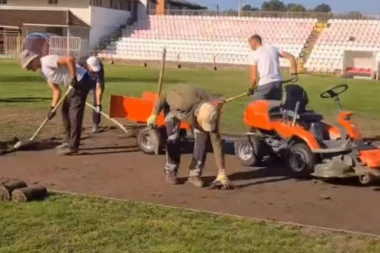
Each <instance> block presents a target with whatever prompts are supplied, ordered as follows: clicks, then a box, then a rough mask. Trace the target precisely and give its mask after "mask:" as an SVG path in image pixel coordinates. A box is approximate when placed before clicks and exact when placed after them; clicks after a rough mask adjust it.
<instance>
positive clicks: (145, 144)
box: [137, 128, 163, 155]
mask: <svg viewBox="0 0 380 253" xmlns="http://www.w3.org/2000/svg"><path fill="white" fill-rule="evenodd" d="M150 131H151V130H150V129H149V128H144V129H142V130H140V132H139V134H138V135H137V145H138V146H139V148H140V149H141V151H142V152H144V153H145V154H148V155H154V150H153V146H152V144H151V143H150V141H149V135H150ZM155 134H156V135H157V138H158V140H159V153H162V146H163V143H162V138H161V134H160V131H159V130H158V131H157V130H156V131H155Z"/></svg>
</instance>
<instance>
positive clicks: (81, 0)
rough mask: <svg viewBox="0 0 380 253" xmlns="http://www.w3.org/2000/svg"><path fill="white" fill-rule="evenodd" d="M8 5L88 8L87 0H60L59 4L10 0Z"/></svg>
mask: <svg viewBox="0 0 380 253" xmlns="http://www.w3.org/2000/svg"><path fill="white" fill-rule="evenodd" d="M7 6H20V7H52V8H55V7H60V8H62V7H64V8H88V6H89V1H87V0H58V4H51V5H49V4H48V0H33V1H31V0H8V4H7Z"/></svg>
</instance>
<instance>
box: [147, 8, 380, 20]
mask: <svg viewBox="0 0 380 253" xmlns="http://www.w3.org/2000/svg"><path fill="white" fill-rule="evenodd" d="M148 14H149V15H156V14H157V12H156V9H149V10H148ZM164 14H165V15H173V16H212V17H218V16H222V17H223V16H225V17H239V16H240V17H252V18H254V17H257V18H301V19H318V20H321V21H326V20H329V19H354V20H366V19H375V20H379V19H380V14H367V13H360V12H356V11H353V12H348V13H332V12H329V13H326V12H313V11H307V12H291V11H240V12H239V11H237V10H226V11H214V10H178V9H166V10H165V13H164Z"/></svg>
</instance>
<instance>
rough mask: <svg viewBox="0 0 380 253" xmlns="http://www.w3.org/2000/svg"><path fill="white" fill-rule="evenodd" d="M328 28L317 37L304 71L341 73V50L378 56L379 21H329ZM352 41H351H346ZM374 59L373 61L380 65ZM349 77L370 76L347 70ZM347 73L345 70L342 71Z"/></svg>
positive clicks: (378, 59)
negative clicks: (339, 71) (322, 67)
mask: <svg viewBox="0 0 380 253" xmlns="http://www.w3.org/2000/svg"><path fill="white" fill-rule="evenodd" d="M328 24H329V26H328V27H326V28H325V29H324V30H322V32H321V33H320V35H319V37H318V39H317V41H316V43H315V45H314V47H313V50H312V52H311V54H310V56H309V57H308V60H307V62H306V64H305V68H306V69H307V70H309V71H320V70H321V66H324V67H325V69H326V72H334V71H336V70H343V52H344V50H362V51H374V52H380V21H378V20H347V19H346V20H344V19H331V20H329V21H328ZM350 38H354V40H350ZM379 57H380V56H379V55H378V56H377V61H380V58H379ZM348 70H349V72H351V73H370V71H368V69H364V70H360V69H359V70H358V69H348ZM346 71H347V69H346Z"/></svg>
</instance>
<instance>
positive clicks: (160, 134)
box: [110, 92, 190, 154]
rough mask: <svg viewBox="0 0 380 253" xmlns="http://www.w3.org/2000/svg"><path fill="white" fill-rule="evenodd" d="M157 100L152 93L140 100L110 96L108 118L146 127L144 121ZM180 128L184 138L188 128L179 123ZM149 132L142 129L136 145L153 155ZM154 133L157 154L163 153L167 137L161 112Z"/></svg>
mask: <svg viewBox="0 0 380 253" xmlns="http://www.w3.org/2000/svg"><path fill="white" fill-rule="evenodd" d="M157 98H158V96H157V93H154V92H143V94H142V97H141V98H135V97H125V96H115V95H111V103H110V117H111V118H125V119H126V120H128V121H130V122H134V123H136V124H141V126H146V119H147V118H148V117H149V116H150V114H151V113H152V109H153V106H154V104H155V103H156V100H157ZM180 128H181V131H180V133H181V137H182V138H185V137H186V136H187V132H188V130H189V129H190V127H189V125H187V124H186V123H184V122H181V125H180ZM151 131H152V130H151V129H150V128H148V127H142V128H141V130H140V131H139V132H138V134H137V144H138V146H139V148H140V149H141V151H143V152H144V153H146V154H155V150H154V146H153V145H152V142H151V140H150V136H151ZM154 131H155V134H156V135H157V139H158V140H159V150H158V151H159V152H158V153H163V151H164V147H165V143H166V139H167V137H166V129H165V120H164V115H163V113H162V112H161V113H160V115H158V117H157V122H156V127H155V129H154Z"/></svg>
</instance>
